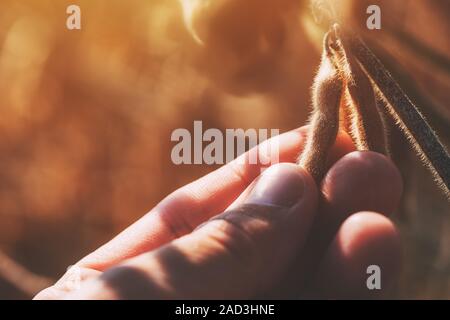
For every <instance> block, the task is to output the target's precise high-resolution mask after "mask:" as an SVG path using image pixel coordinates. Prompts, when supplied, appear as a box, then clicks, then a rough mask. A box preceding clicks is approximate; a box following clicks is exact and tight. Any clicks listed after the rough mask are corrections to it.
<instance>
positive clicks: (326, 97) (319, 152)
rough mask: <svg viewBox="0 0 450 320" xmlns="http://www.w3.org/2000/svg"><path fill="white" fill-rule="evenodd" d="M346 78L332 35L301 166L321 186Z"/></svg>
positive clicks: (326, 41)
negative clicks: (341, 73) (332, 48)
mask: <svg viewBox="0 0 450 320" xmlns="http://www.w3.org/2000/svg"><path fill="white" fill-rule="evenodd" d="M342 87H343V83H342V79H341V77H340V76H339V73H338V71H337V70H336V68H335V66H334V64H333V61H332V56H331V53H330V48H329V34H327V35H326V36H325V39H324V51H323V54H322V61H321V65H320V68H319V71H318V73H317V75H316V77H315V79H314V85H313V89H312V103H313V108H314V109H313V114H312V117H311V123H310V131H309V135H308V141H307V143H306V146H305V149H304V150H303V153H302V154H301V155H300V158H299V160H298V164H299V165H300V166H302V167H303V168H305V169H306V170H308V172H309V173H310V174H311V175H312V176H313V178H314V179H315V181H316V182H317V183H318V184H319V183H320V181H321V180H322V178H323V176H324V174H325V170H326V161H327V158H328V152H329V150H330V149H331V147H332V145H333V144H334V142H335V140H336V136H337V132H338V129H339V105H340V101H341V96H342Z"/></svg>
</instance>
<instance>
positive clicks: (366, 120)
mask: <svg viewBox="0 0 450 320" xmlns="http://www.w3.org/2000/svg"><path fill="white" fill-rule="evenodd" d="M335 28H336V27H335ZM337 32H339V31H337ZM339 43H340V46H339V47H340V54H339V56H340V59H339V60H340V64H341V67H340V69H341V70H342V72H343V77H344V81H345V85H346V91H345V100H346V106H345V107H346V108H348V111H347V112H346V115H347V116H348V117H349V118H350V122H351V125H350V129H351V131H350V132H349V133H350V135H351V136H352V138H353V140H354V142H355V145H356V147H357V149H358V150H371V151H376V152H379V153H382V154H386V153H387V151H386V136H385V132H384V128H383V123H382V120H381V117H380V114H379V111H378V109H377V103H376V98H375V93H374V90H373V86H372V83H371V81H370V79H369V77H368V76H367V75H366V74H365V73H364V71H363V69H362V68H361V66H360V64H359V62H358V61H357V60H356V59H355V57H354V56H353V54H352V53H351V52H350V50H348V46H347V39H346V36H345V35H343V36H342V37H340V41H339Z"/></svg>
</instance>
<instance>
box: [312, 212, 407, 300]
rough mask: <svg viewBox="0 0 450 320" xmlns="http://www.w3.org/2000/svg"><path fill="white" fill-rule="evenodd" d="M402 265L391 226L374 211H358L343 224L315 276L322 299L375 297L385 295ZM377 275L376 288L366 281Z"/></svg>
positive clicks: (396, 236) (315, 286) (315, 287)
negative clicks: (376, 273)
mask: <svg viewBox="0 0 450 320" xmlns="http://www.w3.org/2000/svg"><path fill="white" fill-rule="evenodd" d="M400 266H401V244H400V236H399V234H398V232H397V229H396V228H395V226H394V224H393V223H392V222H391V221H390V220H389V219H388V218H386V217H385V216H383V215H381V214H378V213H374V212H360V213H357V214H354V215H352V216H350V217H349V218H348V219H347V220H345V222H344V223H343V224H342V226H341V228H340V229H339V231H338V233H337V235H336V237H335V239H334V241H333V242H332V244H331V245H330V247H329V249H328V251H327V253H326V255H325V257H324V259H323V260H322V263H321V265H320V267H319V271H318V274H317V277H316V283H315V285H314V290H315V292H316V294H318V295H320V296H321V297H324V298H331V299H342V298H345V299H347V298H353V299H355V298H358V299H360V298H377V297H380V296H382V295H384V294H387V293H388V292H389V290H390V288H391V286H392V284H393V283H395V280H396V279H397V278H398V275H399V271H400ZM375 272H378V275H375V276H379V283H378V285H379V287H377V284H376V283H375V284H374V283H373V281H374V280H376V279H375V278H369V277H370V276H371V275H373V274H375Z"/></svg>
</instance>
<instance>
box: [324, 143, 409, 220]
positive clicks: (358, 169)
mask: <svg viewBox="0 0 450 320" xmlns="http://www.w3.org/2000/svg"><path fill="white" fill-rule="evenodd" d="M402 191H403V183H402V178H401V175H400V172H399V171H398V169H397V168H396V166H395V165H394V164H393V163H392V161H391V160H390V159H388V158H387V157H385V156H384V155H382V154H379V153H376V152H371V151H356V152H351V153H349V154H347V155H345V156H344V157H343V158H342V159H340V160H339V161H338V162H336V164H335V165H334V166H333V167H332V168H331V169H330V170H329V172H328V173H327V175H326V176H325V178H324V181H323V183H322V192H323V194H324V197H325V200H326V201H325V202H326V206H327V207H330V208H332V211H334V212H338V213H342V214H345V215H348V214H351V213H354V212H358V211H363V210H369V211H376V212H380V213H383V214H386V215H390V214H391V213H392V212H393V211H395V209H396V208H397V206H398V203H399V202H400V198H401V194H402Z"/></svg>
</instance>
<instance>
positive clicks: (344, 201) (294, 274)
mask: <svg viewBox="0 0 450 320" xmlns="http://www.w3.org/2000/svg"><path fill="white" fill-rule="evenodd" d="M401 193H402V179H401V176H400V173H399V171H398V169H397V168H396V167H395V165H394V164H393V163H392V162H391V161H390V160H389V159H388V158H386V157H385V156H383V155H381V154H378V153H375V152H368V151H365V152H360V151H358V152H352V153H349V154H347V155H345V156H344V157H343V158H341V159H340V160H339V161H337V162H336V163H335V164H334V165H333V166H332V168H331V169H330V170H329V172H328V173H327V175H326V176H325V178H324V180H323V182H322V187H321V196H322V199H321V202H320V208H319V211H318V213H317V215H316V218H315V221H314V224H313V226H312V231H311V232H310V236H309V237H308V239H307V242H306V244H305V248H304V250H303V251H302V252H299V254H298V257H297V259H296V262H295V263H294V264H293V265H292V269H291V270H290V271H289V272H288V274H287V275H286V278H285V279H284V280H283V281H282V283H281V284H280V285H279V287H278V288H277V290H274V292H272V293H271V295H275V296H276V297H280V298H291V297H295V296H298V294H299V292H300V291H301V290H302V288H303V287H305V286H307V285H308V281H309V280H310V275H311V274H312V273H313V272H315V270H316V268H317V264H318V263H319V261H320V260H321V258H322V256H323V254H324V252H325V250H326V249H327V248H328V246H329V244H330V243H331V241H332V240H333V238H334V236H335V234H336V232H337V230H338V229H339V227H340V225H341V224H342V222H343V221H344V220H345V219H346V218H347V217H348V216H349V215H351V214H353V213H355V212H359V211H375V212H381V213H383V214H385V215H390V214H392V212H393V211H394V210H395V208H396V207H397V205H398V203H399V202H400V197H401Z"/></svg>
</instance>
